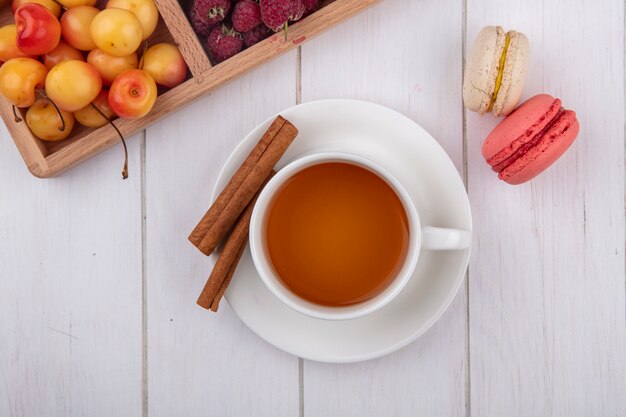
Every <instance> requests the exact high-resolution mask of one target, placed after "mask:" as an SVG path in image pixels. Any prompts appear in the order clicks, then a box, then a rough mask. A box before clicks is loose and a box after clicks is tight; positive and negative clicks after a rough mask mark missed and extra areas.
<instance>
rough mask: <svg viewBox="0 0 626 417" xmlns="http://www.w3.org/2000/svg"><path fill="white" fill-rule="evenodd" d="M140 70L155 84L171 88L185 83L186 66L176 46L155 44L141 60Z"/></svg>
mask: <svg viewBox="0 0 626 417" xmlns="http://www.w3.org/2000/svg"><path fill="white" fill-rule="evenodd" d="M141 68H142V69H143V70H144V71H146V72H147V73H148V74H150V75H151V76H152V78H154V81H156V83H157V84H159V85H162V86H164V87H168V88H172V87H176V86H177V85H178V84H180V83H182V82H183V81H185V78H186V77H187V64H186V63H185V60H184V59H183V56H182V54H181V53H180V51H179V50H178V47H177V46H176V45H172V44H169V43H157V44H156V45H152V46H151V47H149V48H148V49H146V52H144V54H143V56H142V58H141Z"/></svg>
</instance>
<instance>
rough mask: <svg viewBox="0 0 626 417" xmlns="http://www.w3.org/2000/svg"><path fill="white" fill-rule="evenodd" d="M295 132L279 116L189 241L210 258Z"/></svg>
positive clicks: (288, 123) (290, 125)
mask: <svg viewBox="0 0 626 417" xmlns="http://www.w3.org/2000/svg"><path fill="white" fill-rule="evenodd" d="M297 134H298V129H296V127H295V126H294V125H292V124H291V123H290V122H289V121H287V120H285V119H284V118H283V117H281V116H278V117H277V118H276V119H275V120H274V122H273V123H272V124H271V125H270V127H269V129H268V130H267V131H266V132H265V134H264V135H263V137H262V138H261V140H260V141H259V143H257V145H256V146H255V147H254V149H252V151H251V152H250V154H249V155H248V157H247V158H246V160H245V161H244V163H243V164H242V165H241V166H240V167H239V169H238V170H237V172H235V175H233V177H232V178H231V180H230V181H229V183H228V184H227V185H226V187H225V188H224V190H223V191H222V192H221V193H220V195H219V196H218V197H217V199H216V200H215V202H214V203H213V204H212V205H211V207H210V208H209V210H208V211H207V212H206V214H205V215H204V216H203V217H202V219H201V220H200V222H199V223H198V225H197V226H196V227H195V228H194V230H193V231H192V232H191V234H190V235H189V240H190V241H191V243H193V244H194V245H195V246H196V247H198V249H199V250H200V251H201V252H202V253H204V254H205V255H210V254H211V253H212V252H213V251H214V250H215V248H216V247H217V245H218V244H219V242H220V241H221V240H222V239H223V238H224V236H225V235H226V234H227V233H228V231H229V230H230V229H231V228H232V226H233V224H234V223H235V221H236V220H237V218H238V217H239V215H240V214H241V213H242V212H243V210H244V209H245V207H246V206H247V205H248V203H249V202H250V201H251V200H252V197H253V196H254V194H255V193H256V192H257V191H258V190H259V188H260V187H261V184H262V183H263V181H264V180H265V179H266V178H267V176H268V175H269V173H270V171H271V170H272V169H273V167H274V165H276V163H277V162H278V160H279V159H280V158H281V157H282V156H283V154H284V153H285V151H286V150H287V148H288V147H289V145H291V143H292V142H293V140H294V139H295V137H296V135H297Z"/></svg>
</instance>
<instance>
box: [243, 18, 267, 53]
mask: <svg viewBox="0 0 626 417" xmlns="http://www.w3.org/2000/svg"><path fill="white" fill-rule="evenodd" d="M271 33H272V32H271V31H270V30H269V29H268V28H267V26H265V25H262V24H261V25H259V26H257V27H255V28H254V29H252V30H251V31H249V32H244V33H243V34H242V35H243V44H244V45H245V46H246V48H249V47H251V46H252V45H254V44H257V43H259V42H261V41H262V40H263V39H265V38H267V37H268V36H270V34H271Z"/></svg>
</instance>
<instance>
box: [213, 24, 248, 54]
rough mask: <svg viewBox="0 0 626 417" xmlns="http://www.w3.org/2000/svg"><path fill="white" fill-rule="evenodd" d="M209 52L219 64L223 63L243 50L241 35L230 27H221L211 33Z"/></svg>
mask: <svg viewBox="0 0 626 417" xmlns="http://www.w3.org/2000/svg"><path fill="white" fill-rule="evenodd" d="M208 45H209V51H210V52H211V55H212V56H213V58H214V59H215V61H217V62H222V61H224V60H226V59H228V58H230V57H232V56H233V55H236V54H237V53H239V52H241V50H242V49H243V39H242V37H241V33H239V32H237V31H235V29H233V28H232V27H230V26H228V25H220V26H217V27H215V28H213V30H212V31H211V34H210V35H209V39H208Z"/></svg>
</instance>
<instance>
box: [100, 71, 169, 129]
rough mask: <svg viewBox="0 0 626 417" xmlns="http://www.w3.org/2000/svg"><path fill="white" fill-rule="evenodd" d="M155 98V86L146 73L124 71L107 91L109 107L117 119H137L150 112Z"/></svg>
mask: <svg viewBox="0 0 626 417" xmlns="http://www.w3.org/2000/svg"><path fill="white" fill-rule="evenodd" d="M156 97H157V86H156V83H155V82H154V79H153V78H152V77H151V76H150V74H148V73H147V72H146V71H143V70H140V69H130V70H126V71H124V72H123V73H121V74H120V75H118V76H117V78H116V79H115V81H113V84H111V89H110V90H109V106H110V107H111V110H113V111H114V112H115V114H117V115H118V116H119V117H123V118H125V119H138V118H140V117H143V116H145V115H146V114H148V112H150V110H151V109H152V106H154V102H155V101H156Z"/></svg>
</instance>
